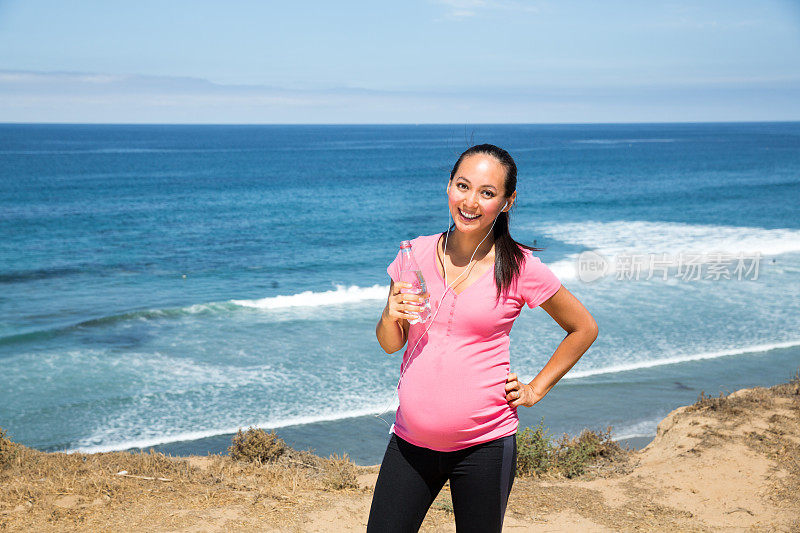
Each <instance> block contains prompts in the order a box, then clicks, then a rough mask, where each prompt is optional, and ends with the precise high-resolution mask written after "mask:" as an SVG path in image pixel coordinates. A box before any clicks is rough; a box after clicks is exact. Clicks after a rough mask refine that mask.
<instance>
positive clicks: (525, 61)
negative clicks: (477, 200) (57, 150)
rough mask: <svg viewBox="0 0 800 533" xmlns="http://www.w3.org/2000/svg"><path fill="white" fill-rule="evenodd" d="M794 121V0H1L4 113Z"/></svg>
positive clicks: (110, 117) (88, 118)
mask: <svg viewBox="0 0 800 533" xmlns="http://www.w3.org/2000/svg"><path fill="white" fill-rule="evenodd" d="M753 120H756V121H757V120H800V0H759V1H754V0H724V1H714V0H709V1H704V0H691V1H647V2H643V1H637V0H630V1H628V2H620V1H615V0H604V1H603V2H598V1H596V0H586V1H578V0H551V1H536V0H531V1H523V0H501V1H497V2H493V1H490V0H407V1H403V2H375V1H374V0H373V1H347V0H342V1H340V2H323V1H319V2H311V1H294V2H275V1H243V0H227V1H225V2H221V1H217V2H209V1H202V0H194V1H184V0H168V1H164V0H161V1H150V0H137V1H136V2H132V1H121V0H102V1H92V0H84V1H80V0H75V1H70V2H65V1H63V0H56V1H51V0H24V1H21V0H19V1H18V0H14V1H8V0H0V122H78V123H214V124H353V123H355V124H393V123H405V124H409V123H411V124H422V123H449V124H469V123H597V122H705V121H726V122H727V121H753Z"/></svg>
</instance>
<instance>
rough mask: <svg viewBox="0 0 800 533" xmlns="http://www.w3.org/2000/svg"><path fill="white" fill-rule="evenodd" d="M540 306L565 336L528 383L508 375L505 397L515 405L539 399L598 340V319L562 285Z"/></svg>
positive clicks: (534, 401)
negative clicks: (596, 320) (565, 333)
mask: <svg viewBox="0 0 800 533" xmlns="http://www.w3.org/2000/svg"><path fill="white" fill-rule="evenodd" d="M540 307H541V308H542V309H544V310H545V312H546V313H547V314H548V315H550V316H551V317H553V320H555V321H556V322H557V323H558V325H559V326H561V327H562V328H563V329H564V331H566V332H567V336H566V337H564V340H562V341H561V344H559V345H558V348H556V351H555V352H554V353H553V355H552V356H551V357H550V360H549V361H547V364H546V365H544V368H542V370H541V371H540V372H539V373H538V374H537V375H536V377H535V378H533V380H531V382H530V383H527V384H525V383H521V382H519V381H517V379H518V378H517V375H516V374H514V373H511V374H509V376H508V380H507V383H506V400H508V401H511V405H512V406H514V407H517V406H519V405H525V406H527V407H530V406H531V405H533V404H535V403H536V402H538V401H539V400H541V399H542V398H543V397H544V396H545V394H547V393H548V392H550V389H552V388H553V387H554V386H555V384H556V383H558V381H559V380H560V379H561V378H562V377H563V376H564V374H566V373H567V372H568V371H569V369H570V368H572V367H573V366H574V365H575V363H577V362H578V359H580V358H581V356H582V355H583V354H584V353H585V352H586V350H588V349H589V346H591V345H592V343H593V342H594V341H595V339H597V333H598V329H597V322H595V320H594V318H593V317H592V315H591V314H589V311H587V310H586V308H585V307H584V306H583V304H581V302H580V301H578V299H577V298H575V296H573V295H572V293H571V292H569V291H568V290H567V288H566V287H564V286H563V285H562V286H561V288H559V289H558V290H557V291H556V293H555V294H554V295H553V296H551V297H550V298H549V299H548V300H547V301H546V302H544V303H543V304H541V306H540ZM512 400H513V401H512Z"/></svg>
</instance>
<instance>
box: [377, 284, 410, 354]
mask: <svg viewBox="0 0 800 533" xmlns="http://www.w3.org/2000/svg"><path fill="white" fill-rule="evenodd" d="M401 284H402V282H401ZM399 294H400V287H399V286H395V283H394V280H391V278H390V283H389V296H388V297H387V298H386V306H385V307H384V308H383V313H381V319H380V320H379V321H378V324H377V325H376V326H375V336H376V337H378V343H379V344H380V345H381V348H383V350H384V351H385V352H386V353H395V352H396V351H398V350H399V349H401V348H402V347H403V346H405V344H406V341H407V340H408V328H409V323H408V319H407V318H405V317H410V316H412V315H410V314H408V313H407V312H406V310H407V308H410V306H409V304H403V303H401V302H402V299H403V297H405V298H406V299H409V300H410V299H414V298H416V297H415V296H414V295H411V294H406V295H403V296H399Z"/></svg>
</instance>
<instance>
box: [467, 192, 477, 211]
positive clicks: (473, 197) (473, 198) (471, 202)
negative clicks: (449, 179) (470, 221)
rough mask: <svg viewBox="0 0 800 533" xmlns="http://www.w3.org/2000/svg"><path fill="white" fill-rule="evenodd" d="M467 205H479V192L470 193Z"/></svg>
mask: <svg viewBox="0 0 800 533" xmlns="http://www.w3.org/2000/svg"><path fill="white" fill-rule="evenodd" d="M467 205H468V206H469V207H472V208H475V207H478V205H479V202H478V193H477V192H473V193H472V194H470V195H469V196H468V197H467Z"/></svg>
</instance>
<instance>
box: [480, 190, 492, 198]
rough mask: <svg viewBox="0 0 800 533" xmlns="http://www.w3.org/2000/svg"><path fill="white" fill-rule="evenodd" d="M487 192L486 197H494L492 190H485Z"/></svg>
mask: <svg viewBox="0 0 800 533" xmlns="http://www.w3.org/2000/svg"><path fill="white" fill-rule="evenodd" d="M483 192H484V193H485V194H486V198H494V193H493V192H492V191H483Z"/></svg>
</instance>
